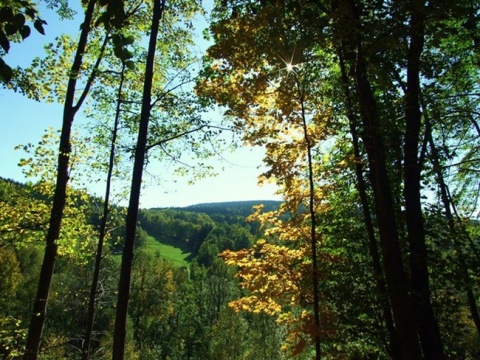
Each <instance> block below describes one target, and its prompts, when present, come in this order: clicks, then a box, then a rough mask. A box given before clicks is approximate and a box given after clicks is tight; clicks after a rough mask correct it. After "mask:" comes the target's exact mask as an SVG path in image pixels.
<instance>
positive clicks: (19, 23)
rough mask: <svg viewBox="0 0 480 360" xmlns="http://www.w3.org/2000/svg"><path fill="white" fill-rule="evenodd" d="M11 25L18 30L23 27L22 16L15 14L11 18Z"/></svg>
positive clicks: (23, 17) (23, 18)
mask: <svg viewBox="0 0 480 360" xmlns="http://www.w3.org/2000/svg"><path fill="white" fill-rule="evenodd" d="M13 23H14V24H15V26H16V27H17V29H18V28H21V27H22V26H23V25H25V16H24V15H23V14H16V15H15V16H14V17H13Z"/></svg>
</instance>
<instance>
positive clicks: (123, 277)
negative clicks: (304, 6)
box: [112, 0, 165, 360]
mask: <svg viewBox="0 0 480 360" xmlns="http://www.w3.org/2000/svg"><path fill="white" fill-rule="evenodd" d="M164 8H165V1H164V0H163V1H160V0H156V1H155V2H154V5H153V13H152V26H151V29H150V40H149V45H148V52H147V61H146V66H145V77H144V78H145V82H144V88H143V89H144V90H143V97H142V112H141V114H140V127H139V130H138V140H137V145H136V150H135V160H134V168H133V173H132V187H131V191H130V200H129V204H128V212H127V218H126V222H125V228H126V229H125V244H124V247H123V255H122V266H121V270H120V281H119V285H118V300H117V311H116V316H115V333H114V338H113V352H112V359H114V360H121V359H123V357H124V352H125V338H126V331H127V328H126V326H127V309H128V300H129V294H130V281H131V271H132V261H133V247H134V243H135V230H136V226H137V215H138V207H139V201H140V190H141V186H142V173H143V167H144V160H145V150H146V146H147V135H148V123H149V120H150V111H151V91H152V82H153V66H154V60H155V48H156V42H157V34H158V29H159V24H160V19H161V18H162V15H163V12H164Z"/></svg>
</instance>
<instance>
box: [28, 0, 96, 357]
mask: <svg viewBox="0 0 480 360" xmlns="http://www.w3.org/2000/svg"><path fill="white" fill-rule="evenodd" d="M95 4H96V0H90V2H89V3H88V6H87V10H86V11H85V20H84V23H83V27H82V31H81V33H80V39H79V41H78V47H77V52H76V54H75V58H74V61H73V64H72V67H71V69H70V78H69V80H68V84H67V93H66V97H65V103H64V109H63V122H62V131H61V135H60V146H59V154H58V165H57V178H56V185H55V193H54V197H53V204H52V210H51V213H50V220H49V227H48V231H47V236H46V239H45V254H44V258H43V263H42V267H41V270H40V278H39V281H38V288H37V294H36V297H35V301H34V305H33V311H32V315H31V318H30V327H29V330H28V337H27V343H26V347H25V353H24V356H23V358H24V359H25V360H36V359H37V358H38V354H39V351H40V341H41V338H42V331H43V325H44V322H45V319H46V315H47V303H48V296H49V292H50V285H51V282H52V276H53V271H54V268H55V260H56V257H57V249H58V245H57V240H58V238H59V236H60V229H61V226H62V217H63V212H64V209H65V203H66V198H67V184H68V180H69V176H68V171H69V159H70V153H71V141H70V138H71V130H72V124H73V120H74V118H75V114H76V112H77V110H78V105H79V104H77V106H74V105H73V102H74V99H75V89H76V83H77V77H78V73H79V70H80V66H81V64H82V62H83V54H84V52H85V47H86V44H87V40H88V33H89V32H90V24H91V21H92V17H93V10H94V8H95Z"/></svg>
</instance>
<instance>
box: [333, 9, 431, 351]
mask: <svg viewBox="0 0 480 360" xmlns="http://www.w3.org/2000/svg"><path fill="white" fill-rule="evenodd" d="M337 5H338V8H339V9H341V17H340V18H339V19H338V24H337V27H338V30H337V32H338V36H339V37H340V39H341V46H342V49H344V50H346V55H348V56H347V57H346V59H345V60H346V61H349V62H350V63H351V64H352V68H353V69H354V71H353V76H354V78H355V86H356V96H357V98H356V101H357V102H358V106H359V112H360V115H361V118H362V125H363V129H362V132H361V134H360V136H361V138H362V140H363V143H364V145H365V149H366V153H367V157H368V167H369V172H370V182H371V186H372V190H373V194H374V201H375V214H376V218H377V224H378V229H379V235H380V244H381V250H382V256H383V268H384V271H385V279H386V283H387V293H388V298H389V301H390V304H391V308H392V314H393V320H394V322H395V331H396V340H397V343H398V349H399V351H400V353H399V354H398V357H399V358H400V359H405V360H407V359H408V360H416V359H421V358H422V354H421V350H420V344H419V342H418V336H417V331H416V327H415V324H414V320H413V316H412V312H411V303H410V296H409V284H408V279H407V275H406V273H405V269H404V265H403V259H402V253H401V247H400V241H399V234H398V227H397V221H396V213H395V204H394V200H393V196H392V190H391V184H390V180H389V178H388V168H387V164H386V158H385V148H384V144H383V139H382V135H381V129H380V126H379V116H378V111H377V104H376V100H375V97H374V95H373V91H372V88H371V85H370V82H369V80H368V73H367V67H366V60H365V56H364V54H363V45H362V31H363V29H362V27H361V19H360V15H359V12H358V9H357V4H356V2H355V0H344V2H342V3H341V4H337ZM339 11H340V10H339ZM346 30H350V31H346Z"/></svg>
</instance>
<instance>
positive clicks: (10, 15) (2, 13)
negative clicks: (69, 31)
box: [0, 0, 47, 83]
mask: <svg viewBox="0 0 480 360" xmlns="http://www.w3.org/2000/svg"><path fill="white" fill-rule="evenodd" d="M27 18H29V19H31V20H34V22H33V26H34V27H35V29H36V30H37V31H38V32H39V33H40V34H42V35H45V30H44V29H43V25H46V24H47V23H46V22H45V21H44V20H42V19H40V18H39V17H38V16H37V11H36V10H35V8H34V7H33V5H32V4H31V3H30V2H28V1H22V0H13V1H10V2H6V3H5V4H2V6H1V7H0V47H1V49H0V50H3V51H4V52H5V53H8V52H9V50H10V40H11V39H12V38H13V39H14V38H15V36H17V35H20V37H21V39H22V40H25V39H26V38H27V37H29V36H30V33H31V30H30V26H29V25H27V24H26V22H27ZM0 53H1V52H0ZM12 76H13V72H12V68H11V67H10V66H8V65H7V64H6V63H5V61H4V60H3V59H1V58H0V82H3V83H8V82H10V80H11V78H12Z"/></svg>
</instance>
